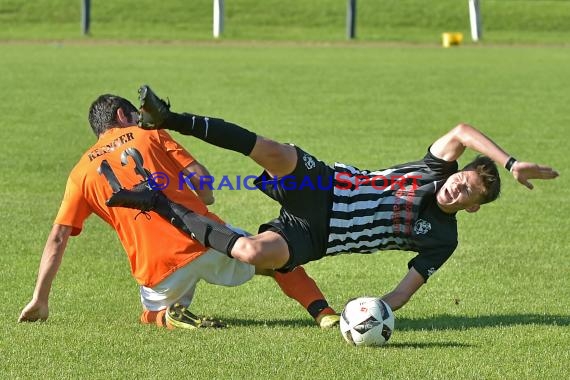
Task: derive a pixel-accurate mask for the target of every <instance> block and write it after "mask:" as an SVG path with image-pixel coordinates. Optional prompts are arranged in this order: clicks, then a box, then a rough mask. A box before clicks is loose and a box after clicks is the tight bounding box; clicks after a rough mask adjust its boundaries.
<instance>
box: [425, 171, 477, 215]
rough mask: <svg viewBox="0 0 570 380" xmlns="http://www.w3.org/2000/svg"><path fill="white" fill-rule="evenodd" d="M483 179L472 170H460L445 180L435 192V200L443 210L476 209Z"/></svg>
mask: <svg viewBox="0 0 570 380" xmlns="http://www.w3.org/2000/svg"><path fill="white" fill-rule="evenodd" d="M484 189H485V188H484V186H483V181H482V180H481V178H480V177H479V175H478V174H477V173H476V172H474V171H472V170H467V171H461V172H457V173H455V174H453V175H452V176H451V177H449V178H448V179H447V181H445V183H444V184H443V186H442V187H441V189H439V191H438V192H437V195H436V200H437V203H438V205H439V207H440V208H441V209H442V210H443V211H445V212H457V211H459V210H467V211H477V209H478V208H479V201H480V199H481V196H482V194H483V191H484Z"/></svg>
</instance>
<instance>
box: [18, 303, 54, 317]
mask: <svg viewBox="0 0 570 380" xmlns="http://www.w3.org/2000/svg"><path fill="white" fill-rule="evenodd" d="M48 315H49V307H48V304H47V302H41V301H37V300H32V301H30V303H28V304H27V305H26V307H24V309H23V310H22V312H21V313H20V318H18V322H35V321H45V320H46V319H47V318H48Z"/></svg>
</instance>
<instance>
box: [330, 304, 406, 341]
mask: <svg viewBox="0 0 570 380" xmlns="http://www.w3.org/2000/svg"><path fill="white" fill-rule="evenodd" d="M394 322H395V317H394V313H393V312H392V309H391V308H390V306H388V304H387V303H386V302H384V301H382V300H381V299H380V298H374V297H359V298H355V299H352V300H350V301H348V303H347V304H346V306H345V307H344V310H343V311H342V314H341V317H340V332H341V334H342V336H343V337H344V339H345V340H346V341H347V342H348V343H350V344H353V345H355V346H381V345H383V344H385V343H386V342H387V341H388V339H390V336H392V332H393V331H394Z"/></svg>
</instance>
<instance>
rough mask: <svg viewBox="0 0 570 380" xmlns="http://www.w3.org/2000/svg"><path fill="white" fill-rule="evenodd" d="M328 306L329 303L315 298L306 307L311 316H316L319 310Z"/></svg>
mask: <svg viewBox="0 0 570 380" xmlns="http://www.w3.org/2000/svg"><path fill="white" fill-rule="evenodd" d="M327 307H329V303H328V302H327V301H326V300H324V299H321V300H316V301H313V302H311V304H310V305H309V306H308V307H307V311H308V312H309V314H311V317H313V318H317V317H318V315H319V314H320V313H321V311H323V310H325V309H326V308H327Z"/></svg>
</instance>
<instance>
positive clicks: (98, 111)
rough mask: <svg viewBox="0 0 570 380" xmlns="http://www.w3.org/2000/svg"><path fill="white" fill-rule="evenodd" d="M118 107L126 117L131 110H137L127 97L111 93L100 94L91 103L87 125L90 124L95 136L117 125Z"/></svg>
mask: <svg viewBox="0 0 570 380" xmlns="http://www.w3.org/2000/svg"><path fill="white" fill-rule="evenodd" d="M119 108H120V109H122V110H123V113H124V114H125V115H126V116H127V117H130V115H131V112H137V109H136V107H135V106H134V105H133V104H132V103H131V102H129V101H128V100H127V99H125V98H121V97H120V96H116V95H111V94H105V95H101V96H99V97H98V98H97V99H96V100H95V101H94V102H93V103H91V106H90V107H89V125H91V129H93V133H95V135H96V136H99V135H101V134H102V133H103V132H105V131H106V130H108V129H111V128H114V127H116V126H117V124H118V120H117V110H118V109H119Z"/></svg>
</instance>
